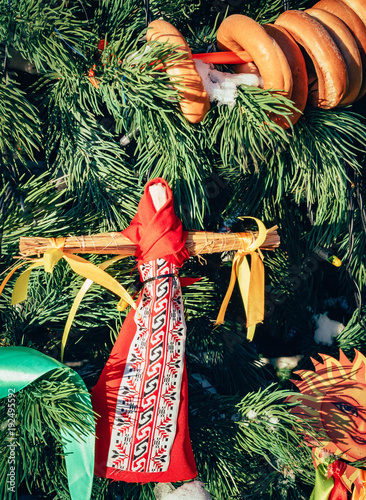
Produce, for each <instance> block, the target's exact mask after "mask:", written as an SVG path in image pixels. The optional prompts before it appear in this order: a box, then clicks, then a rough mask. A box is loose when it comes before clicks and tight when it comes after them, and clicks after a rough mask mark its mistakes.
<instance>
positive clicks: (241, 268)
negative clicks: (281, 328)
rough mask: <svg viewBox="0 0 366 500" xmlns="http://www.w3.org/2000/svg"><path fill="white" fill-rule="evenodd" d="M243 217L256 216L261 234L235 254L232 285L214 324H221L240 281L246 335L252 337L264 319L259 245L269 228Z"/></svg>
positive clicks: (262, 267)
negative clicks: (245, 319)
mask: <svg viewBox="0 0 366 500" xmlns="http://www.w3.org/2000/svg"><path fill="white" fill-rule="evenodd" d="M242 218H243V219H253V220H254V221H255V222H256V223H257V225H258V235H257V237H256V238H255V239H254V238H253V239H254V241H253V242H252V243H251V244H250V245H249V246H248V247H247V248H242V249H240V250H238V251H237V252H236V254H235V257H234V260H233V263H232V270H231V277H230V283H229V287H228V289H227V292H226V295H225V297H224V300H223V301H222V304H221V307H220V311H219V314H218V316H217V319H216V323H215V325H221V324H222V323H223V322H224V317H225V312H226V308H227V306H228V304H229V301H230V298H231V294H232V293H233V290H234V285H235V282H236V280H238V283H239V288H240V293H241V296H242V299H243V303H244V309H245V313H246V318H247V321H246V326H247V338H248V339H249V340H252V339H253V336H254V332H255V327H256V325H257V324H258V323H262V322H263V319H264V265H263V262H262V259H263V256H262V254H261V253H260V250H259V247H260V246H261V245H263V243H264V241H265V239H266V236H267V229H266V227H265V225H264V224H263V222H261V221H260V220H259V219H256V218H255V217H242ZM257 252H258V253H257ZM247 255H250V257H251V266H249V262H248V259H247Z"/></svg>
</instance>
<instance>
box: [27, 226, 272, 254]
mask: <svg viewBox="0 0 366 500" xmlns="http://www.w3.org/2000/svg"><path fill="white" fill-rule="evenodd" d="M275 229H276V227H274V228H272V229H271V230H269V231H268V233H267V238H266V241H265V242H264V245H262V246H261V250H274V249H275V248H276V247H278V246H279V244H280V237H279V236H278V234H277V231H276V230H275ZM255 236H256V232H246V233H211V232H205V231H189V232H188V237H187V240H186V248H187V249H188V252H189V254H190V255H191V256H194V255H201V254H209V253H217V252H224V251H230V250H239V249H240V248H245V247H247V246H249V245H250V243H251V242H252V241H253V238H255ZM52 246H53V245H52V243H51V240H50V239H49V238H41V237H23V238H20V242H19V250H20V254H21V255H22V256H24V257H31V256H34V255H38V256H40V255H42V254H43V253H44V252H45V251H46V250H49V249H50V248H52ZM63 250H64V252H66V253H90V254H92V253H95V254H109V255H112V254H115V255H125V256H129V255H134V254H135V252H136V246H135V245H134V244H133V243H131V241H130V240H129V239H128V238H126V236H123V235H122V234H121V233H101V234H95V235H90V236H68V237H67V238H66V241H65V244H64V247H63Z"/></svg>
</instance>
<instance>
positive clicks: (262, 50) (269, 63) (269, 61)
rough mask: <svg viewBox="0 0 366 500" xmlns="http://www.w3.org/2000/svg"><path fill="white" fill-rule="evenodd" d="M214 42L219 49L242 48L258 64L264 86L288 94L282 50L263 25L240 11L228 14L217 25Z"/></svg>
mask: <svg viewBox="0 0 366 500" xmlns="http://www.w3.org/2000/svg"><path fill="white" fill-rule="evenodd" d="M217 46H218V48H219V50H231V51H233V52H239V51H242V50H245V51H246V52H248V53H249V55H250V56H251V57H252V58H253V61H254V63H255V65H256V66H257V67H258V70H259V73H260V75H261V76H262V78H263V88H264V89H273V90H277V91H280V93H281V94H283V95H285V96H286V97H288V96H289V95H291V92H292V74H291V69H290V66H289V64H288V62H287V59H286V57H285V55H284V53H283V52H282V50H281V49H280V47H279V46H278V44H277V43H276V42H275V41H274V40H272V39H271V37H270V36H269V35H267V33H266V31H265V29H264V28H263V27H262V26H261V25H260V24H258V23H257V22H256V21H254V20H253V19H251V18H250V17H247V16H243V15H241V14H233V15H232V16H229V17H227V18H226V19H225V20H224V21H223V22H222V23H221V25H220V27H219V29H218V32H217ZM239 72H240V69H239Z"/></svg>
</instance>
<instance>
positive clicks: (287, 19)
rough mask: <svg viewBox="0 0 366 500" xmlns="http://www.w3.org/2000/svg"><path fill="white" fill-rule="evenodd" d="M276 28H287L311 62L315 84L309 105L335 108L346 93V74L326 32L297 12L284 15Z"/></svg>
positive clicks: (288, 12)
mask: <svg viewBox="0 0 366 500" xmlns="http://www.w3.org/2000/svg"><path fill="white" fill-rule="evenodd" d="M275 25H276V26H282V27H283V28H285V29H287V31H289V32H290V34H291V35H292V36H293V37H294V38H295V40H296V42H297V43H298V44H299V45H301V46H302V47H303V49H304V50H305V51H306V53H307V54H308V55H309V57H310V58H311V60H312V63H313V65H314V68H315V72H316V76H317V82H315V84H313V85H312V86H311V87H310V89H309V101H310V102H311V104H312V105H313V106H316V107H318V108H324V109H332V108H334V107H335V106H337V105H338V104H339V103H340V102H341V100H342V99H343V97H344V95H345V93H346V92H347V87H348V74H347V67H346V63H345V61H344V59H343V56H342V54H341V52H340V50H339V49H338V47H337V45H336V44H335V42H334V41H333V39H332V37H331V36H330V34H329V33H328V32H327V30H326V29H325V28H324V27H323V26H322V25H321V24H320V22H319V21H317V20H316V19H314V18H313V17H311V16H309V14H306V12H302V11H299V10H287V11H286V12H283V13H282V14H281V15H280V16H279V17H278V18H277V19H276V21H275ZM308 73H309V72H308Z"/></svg>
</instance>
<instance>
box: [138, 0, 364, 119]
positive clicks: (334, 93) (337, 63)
mask: <svg viewBox="0 0 366 500" xmlns="http://www.w3.org/2000/svg"><path fill="white" fill-rule="evenodd" d="M147 39H148V40H149V41H150V40H157V41H161V42H169V43H174V44H177V45H180V48H178V49H177V50H180V51H182V53H184V54H185V56H182V58H181V59H179V61H178V62H177V63H176V64H174V65H170V66H169V67H167V68H166V70H167V72H168V74H170V75H171V80H172V83H173V85H174V83H175V82H178V80H179V79H180V80H179V81H182V78H183V81H184V85H181V84H179V83H176V85H175V86H176V88H177V89H178V90H179V92H180V94H181V100H180V106H181V109H182V112H183V114H184V116H185V117H186V118H187V120H188V121H190V122H191V123H197V122H200V121H201V120H203V118H204V116H205V114H206V113H207V111H208V110H209V108H210V102H209V96H208V93H207V92H206V90H205V88H204V86H203V83H202V79H201V77H200V76H199V74H198V73H197V71H196V68H195V64H194V60H193V58H192V54H191V51H190V49H189V47H188V45H187V43H186V41H185V40H184V38H183V36H182V35H181V34H180V32H179V31H178V30H177V29H176V28H174V27H173V26H172V25H171V24H169V23H167V22H165V21H161V20H157V21H153V22H152V23H150V25H149V29H148V31H147ZM217 47H218V49H219V50H221V51H233V52H241V53H243V51H245V52H247V54H248V55H249V58H250V59H252V60H253V63H254V64H255V65H256V67H257V69H258V72H259V74H260V75H261V77H262V78H263V88H264V89H271V90H273V91H275V92H277V93H280V94H282V95H284V96H286V97H288V98H289V99H291V100H292V101H293V103H294V105H295V107H296V108H297V109H298V112H293V113H292V114H291V115H289V116H288V117H287V119H286V118H285V117H282V116H279V115H275V116H272V115H271V118H272V120H274V121H276V123H278V124H279V125H281V126H282V127H283V128H288V127H290V123H289V121H290V122H291V123H292V124H295V123H296V122H297V120H298V119H299V118H300V116H301V114H302V112H303V110H304V108H305V105H306V103H307V102H309V103H310V104H312V105H313V106H315V107H318V108H323V109H332V108H334V107H336V106H347V105H349V104H352V103H353V102H355V101H357V100H359V99H361V97H363V95H364V94H365V93H366V0H320V1H319V2H317V3H316V4H315V5H314V6H313V7H312V8H310V9H307V10H305V11H299V10H287V11H285V12H283V13H282V14H281V15H280V16H279V17H278V18H277V19H276V21H275V22H274V24H265V25H263V26H261V25H260V24H258V23H257V22H256V21H254V20H253V19H251V18H249V17H247V16H244V15H241V14H234V15H231V16H229V17H227V18H226V19H225V20H224V21H223V22H222V23H221V25H220V27H219V30H218V32H217ZM243 67H244V66H243ZM243 67H242V66H241V65H236V66H234V71H235V72H237V73H240V72H242V71H243Z"/></svg>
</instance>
